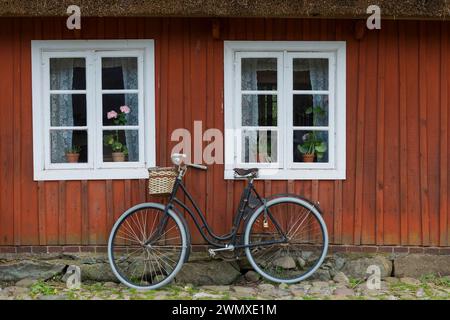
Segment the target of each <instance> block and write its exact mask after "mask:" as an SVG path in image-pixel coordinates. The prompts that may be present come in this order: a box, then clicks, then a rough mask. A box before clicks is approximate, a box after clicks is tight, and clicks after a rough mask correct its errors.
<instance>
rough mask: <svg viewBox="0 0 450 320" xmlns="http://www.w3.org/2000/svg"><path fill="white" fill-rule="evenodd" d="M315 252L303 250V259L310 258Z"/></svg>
mask: <svg viewBox="0 0 450 320" xmlns="http://www.w3.org/2000/svg"><path fill="white" fill-rule="evenodd" d="M312 255H313V253H312V252H311V251H303V252H302V259H304V260H308V259H310V258H311V257H312Z"/></svg>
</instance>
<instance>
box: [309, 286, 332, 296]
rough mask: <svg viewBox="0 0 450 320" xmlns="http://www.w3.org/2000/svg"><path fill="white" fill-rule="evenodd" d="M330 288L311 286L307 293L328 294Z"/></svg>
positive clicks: (329, 293)
mask: <svg viewBox="0 0 450 320" xmlns="http://www.w3.org/2000/svg"><path fill="white" fill-rule="evenodd" d="M331 293H332V292H331V288H330V287H314V286H313V287H312V288H311V289H310V290H309V291H308V294H320V295H325V296H329V295H331Z"/></svg>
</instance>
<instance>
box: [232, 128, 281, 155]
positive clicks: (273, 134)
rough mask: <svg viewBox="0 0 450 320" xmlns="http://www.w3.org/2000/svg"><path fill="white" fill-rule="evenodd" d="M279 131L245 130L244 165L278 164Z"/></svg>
mask: <svg viewBox="0 0 450 320" xmlns="http://www.w3.org/2000/svg"><path fill="white" fill-rule="evenodd" d="M277 158H278V157H277V131H271V130H267V131H258V130H244V131H243V132H242V159H241V161H242V162H243V163H255V162H261V163H264V162H265V163H270V162H277V161H278V160H277Z"/></svg>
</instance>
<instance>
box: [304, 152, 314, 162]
mask: <svg viewBox="0 0 450 320" xmlns="http://www.w3.org/2000/svg"><path fill="white" fill-rule="evenodd" d="M303 162H314V153H313V154H304V155H303Z"/></svg>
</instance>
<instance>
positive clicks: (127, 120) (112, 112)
mask: <svg viewBox="0 0 450 320" xmlns="http://www.w3.org/2000/svg"><path fill="white" fill-rule="evenodd" d="M138 104H139V98H138V95H137V94H134V93H131V94H104V95H103V125H104V126H115V125H128V126H135V125H138V120H139V119H138V118H139V117H138V112H139V108H138ZM108 118H109V119H108Z"/></svg>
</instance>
